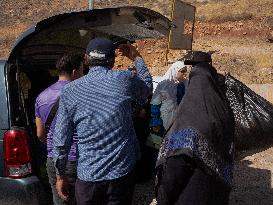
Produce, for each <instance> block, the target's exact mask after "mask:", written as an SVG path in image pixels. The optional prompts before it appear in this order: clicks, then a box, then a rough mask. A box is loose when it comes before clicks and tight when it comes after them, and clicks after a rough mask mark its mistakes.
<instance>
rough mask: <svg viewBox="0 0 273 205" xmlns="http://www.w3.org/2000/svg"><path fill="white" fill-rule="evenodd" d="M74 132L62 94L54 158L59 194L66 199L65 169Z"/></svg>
mask: <svg viewBox="0 0 273 205" xmlns="http://www.w3.org/2000/svg"><path fill="white" fill-rule="evenodd" d="M73 133H74V125H73V121H72V120H71V118H70V116H69V112H68V110H67V108H66V106H65V96H64V95H63V94H62V95H61V97H60V102H59V109H58V114H57V120H56V126H55V130H54V135H53V158H54V162H55V168H56V175H57V182H56V189H57V192H58V194H59V196H60V197H61V198H62V199H63V200H65V201H67V200H68V192H67V190H68V184H67V180H66V177H65V169H66V163H67V158H68V153H69V150H70V147H71V145H72V140H73Z"/></svg>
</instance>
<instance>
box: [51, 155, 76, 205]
mask: <svg viewBox="0 0 273 205" xmlns="http://www.w3.org/2000/svg"><path fill="white" fill-rule="evenodd" d="M76 165H77V162H76V161H67V165H66V172H65V174H66V176H67V178H68V182H69V185H70V187H69V202H68V203H65V202H64V201H63V200H62V199H61V198H60V197H59V195H58V193H57V190H56V181H57V179H56V171H55V167H54V162H53V159H52V158H47V164H46V167H47V174H48V178H49V183H50V185H51V190H52V195H53V203H54V205H67V204H70V205H75V204H76V199H75V182H76V179H77V166H76Z"/></svg>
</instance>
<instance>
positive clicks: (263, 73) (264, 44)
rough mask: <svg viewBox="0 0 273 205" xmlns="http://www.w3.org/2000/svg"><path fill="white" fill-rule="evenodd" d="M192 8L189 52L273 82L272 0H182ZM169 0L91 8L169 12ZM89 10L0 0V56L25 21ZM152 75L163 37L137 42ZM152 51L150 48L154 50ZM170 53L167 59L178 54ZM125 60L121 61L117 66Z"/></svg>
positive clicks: (116, 0)
mask: <svg viewBox="0 0 273 205" xmlns="http://www.w3.org/2000/svg"><path fill="white" fill-rule="evenodd" d="M185 2H188V3H191V4H194V5H195V6H196V8H197V13H196V24H195V25H196V26H195V32H194V43H193V49H194V50H199V49H201V50H205V51H211V52H213V53H214V54H213V59H214V63H215V66H216V67H217V69H220V70H227V71H230V72H231V74H233V75H234V76H235V77H237V78H239V79H240V80H242V81H244V82H246V83H272V82H273V46H272V43H270V40H269V39H270V38H271V37H270V36H271V35H272V29H273V17H272V13H273V1H272V0H251V1H248V0H186V1H185ZM171 3H172V0H168V1H163V0H157V1H155V0H146V1H141V0H134V1H133V0H123V1H121V0H111V1H110V0H105V1H99V0H95V8H103V7H118V6H124V5H135V6H144V7H147V8H151V9H154V10H156V11H159V12H161V13H163V14H164V15H166V16H169V15H170V12H171ZM87 8H88V1H87V0H67V1H60V0H43V1H41V0H29V1H26V0H21V1H15V0H2V1H1V8H0V14H1V15H0V26H1V29H0V56H1V57H6V56H7V55H8V54H9V52H10V49H11V46H12V44H13V42H14V40H15V39H16V38H17V37H18V36H19V35H20V33H21V32H22V31H24V30H25V29H27V28H28V27H29V26H30V25H32V24H34V23H37V22H38V21H40V20H42V19H44V18H47V17H49V16H52V15H55V14H59V13H64V12H69V11H77V10H83V9H87ZM139 48H140V50H141V52H142V53H143V54H144V56H145V60H146V61H147V62H148V65H149V66H150V68H151V71H152V73H153V74H155V75H158V74H163V73H164V72H165V70H166V67H164V65H165V60H164V59H165V53H166V51H165V48H166V40H161V41H156V42H153V41H152V42H151V41H144V42H139ZM154 51H155V52H154ZM182 55H183V52H179V51H173V52H170V54H169V59H170V61H173V60H175V59H177V58H180V57H182ZM123 65H124V63H123V62H122V61H120V62H119V63H118V65H117V66H118V67H122V66H123Z"/></svg>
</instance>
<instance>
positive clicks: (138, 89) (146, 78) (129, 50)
mask: <svg viewBox="0 0 273 205" xmlns="http://www.w3.org/2000/svg"><path fill="white" fill-rule="evenodd" d="M119 50H120V51H121V52H122V55H124V56H126V57H128V58H129V59H131V60H132V61H135V68H136V71H137V75H135V74H132V75H133V77H132V79H133V85H132V92H133V97H134V98H135V99H136V100H138V101H140V102H141V101H145V100H146V99H147V98H148V97H149V96H150V95H151V94H152V88H153V84H152V76H151V74H150V72H149V70H148V69H147V67H146V65H145V62H144V60H143V58H142V56H141V55H140V53H139V52H138V51H137V49H136V48H135V47H134V46H132V45H131V44H123V45H120V47H119Z"/></svg>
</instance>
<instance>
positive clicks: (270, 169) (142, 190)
mask: <svg viewBox="0 0 273 205" xmlns="http://www.w3.org/2000/svg"><path fill="white" fill-rule="evenodd" d="M272 173H273V147H271V148H268V149H260V150H251V151H247V152H241V153H240V160H237V161H236V164H235V173H234V174H235V175H234V187H233V190H232V193H231V195H230V205H270V204H273V179H272ZM133 205H156V201H155V199H154V194H153V181H149V182H147V183H143V184H138V185H137V186H136V189H135V197H134V201H133Z"/></svg>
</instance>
